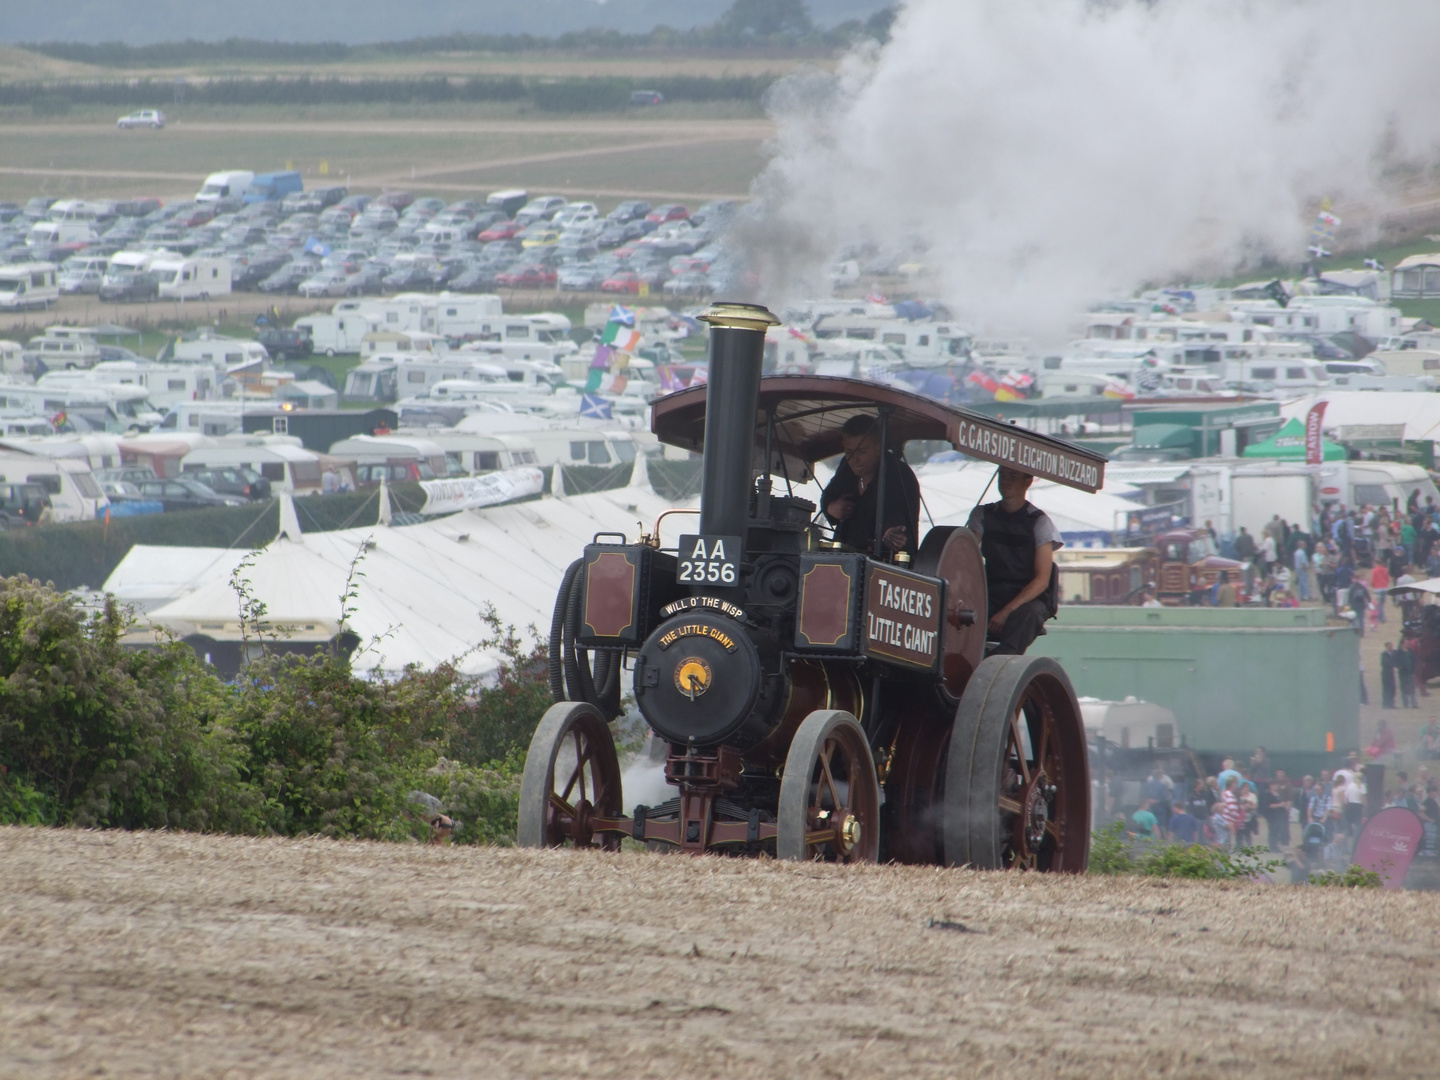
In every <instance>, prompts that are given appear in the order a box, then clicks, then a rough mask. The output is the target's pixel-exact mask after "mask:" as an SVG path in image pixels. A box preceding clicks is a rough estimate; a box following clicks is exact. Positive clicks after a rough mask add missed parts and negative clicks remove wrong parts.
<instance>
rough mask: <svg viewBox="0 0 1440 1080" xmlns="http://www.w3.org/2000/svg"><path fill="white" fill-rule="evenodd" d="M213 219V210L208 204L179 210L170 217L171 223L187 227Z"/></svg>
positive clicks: (193, 226) (203, 223)
mask: <svg viewBox="0 0 1440 1080" xmlns="http://www.w3.org/2000/svg"><path fill="white" fill-rule="evenodd" d="M214 219H215V211H214V210H212V209H210V207H208V206H197V207H195V208H194V209H192V210H181V211H180V213H178V214H176V215H175V216H174V217H173V218H171V219H170V223H171V224H172V225H183V226H185V228H187V229H193V228H195V226H197V225H205V224H208V223H209V222H211V221H213V220H214Z"/></svg>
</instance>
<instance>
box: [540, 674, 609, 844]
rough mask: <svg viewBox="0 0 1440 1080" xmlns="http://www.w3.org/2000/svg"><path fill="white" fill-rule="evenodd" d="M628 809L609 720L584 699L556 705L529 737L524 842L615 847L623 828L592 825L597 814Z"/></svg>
mask: <svg viewBox="0 0 1440 1080" xmlns="http://www.w3.org/2000/svg"><path fill="white" fill-rule="evenodd" d="M623 813H624V803H623V800H622V797H621V791H620V760H619V757H618V756H617V755H616V753H615V740H614V738H613V737H612V736H611V734H610V726H609V725H608V724H607V723H605V720H604V718H603V717H601V715H600V711H599V710H598V709H596V708H595V706H593V705H590V704H588V703H586V702H583V701H562V702H560V703H559V704H558V705H552V706H551V707H550V708H549V709H548V710H546V713H545V715H544V716H542V717H541V718H540V724H539V726H538V727H537V728H536V729H535V735H534V737H533V738H532V739H531V740H530V751H529V753H527V754H526V756H525V772H524V774H523V775H522V776H521V779H520V821H519V829H518V836H517V841H518V843H519V845H520V846H521V847H563V846H564V845H565V844H566V843H567V842H569V843H571V844H573V845H575V846H576V847H601V848H604V849H605V850H606V851H616V850H618V849H619V847H620V834H619V833H614V832H602V833H600V834H599V836H598V837H597V836H596V835H595V834H594V832H593V831H592V829H591V824H590V823H591V819H592V818H595V817H608V818H617V817H620V816H621V815H622V814H623Z"/></svg>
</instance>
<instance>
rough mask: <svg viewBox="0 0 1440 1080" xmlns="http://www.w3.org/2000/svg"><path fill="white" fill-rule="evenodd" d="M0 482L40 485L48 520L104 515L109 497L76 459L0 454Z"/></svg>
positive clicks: (85, 518) (72, 519)
mask: <svg viewBox="0 0 1440 1080" xmlns="http://www.w3.org/2000/svg"><path fill="white" fill-rule="evenodd" d="M0 483H6V484H39V485H40V486H41V487H43V488H44V489H45V494H46V495H48V496H49V497H50V516H51V520H53V521H57V522H61V521H93V520H94V519H95V518H97V517H104V515H105V508H106V507H107V506H109V505H110V500H109V499H107V498H106V497H105V492H104V491H102V490H101V488H100V485H99V484H98V483H96V482H95V477H94V476H93V475H91V472H90V466H89V465H87V464H86V463H85V462H84V461H82V460H80V459H78V458H45V457H36V456H34V455H31V454H17V453H12V452H4V453H0Z"/></svg>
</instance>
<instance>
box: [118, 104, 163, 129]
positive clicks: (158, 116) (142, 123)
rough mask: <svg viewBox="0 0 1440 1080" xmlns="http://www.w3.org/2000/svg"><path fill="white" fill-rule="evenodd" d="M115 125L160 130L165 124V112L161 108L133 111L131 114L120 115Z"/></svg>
mask: <svg viewBox="0 0 1440 1080" xmlns="http://www.w3.org/2000/svg"><path fill="white" fill-rule="evenodd" d="M115 126H116V127H118V128H120V129H121V130H128V129H130V128H152V129H153V130H155V131H159V130H160V129H161V128H163V127H164V126H165V114H164V113H163V112H161V111H160V110H159V109H141V110H140V111H139V112H132V113H131V114H130V115H129V116H122V117H120V119H119V120H116V121H115Z"/></svg>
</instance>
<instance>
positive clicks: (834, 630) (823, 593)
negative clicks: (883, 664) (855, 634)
mask: <svg viewBox="0 0 1440 1080" xmlns="http://www.w3.org/2000/svg"><path fill="white" fill-rule="evenodd" d="M854 589H855V577H854V575H853V574H851V572H850V570H849V569H848V568H847V567H846V566H844V565H842V564H841V563H838V562H817V563H815V564H813V565H811V566H808V567H807V566H804V565H802V566H801V576H800V613H799V616H798V618H797V619H796V621H795V643H796V644H797V645H800V646H802V647H803V646H807V645H808V646H810V647H812V648H816V647H818V648H846V647H851V646H848V645H847V641H846V639H847V638H848V637H849V636H850V633H851V625H850V622H851V619H850V613H851V612H852V611H853V610H854V608H855V605H854V601H853V597H854Z"/></svg>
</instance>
